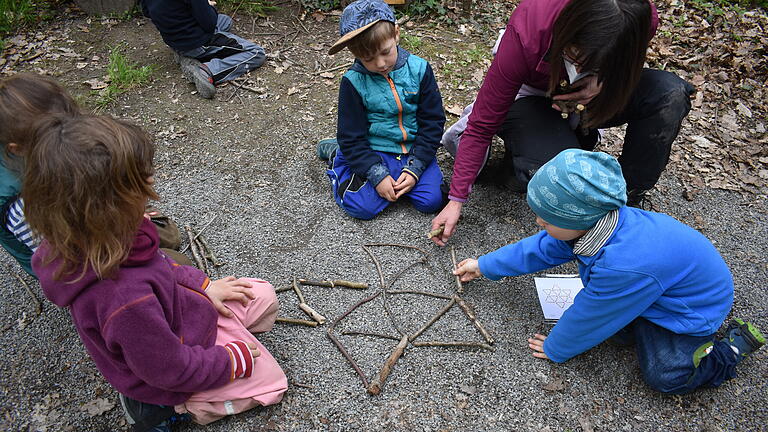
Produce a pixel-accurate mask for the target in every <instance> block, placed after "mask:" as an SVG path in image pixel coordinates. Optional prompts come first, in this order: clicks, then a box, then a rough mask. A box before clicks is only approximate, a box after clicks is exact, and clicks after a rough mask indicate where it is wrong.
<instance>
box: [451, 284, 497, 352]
mask: <svg viewBox="0 0 768 432" xmlns="http://www.w3.org/2000/svg"><path fill="white" fill-rule="evenodd" d="M453 300H454V301H455V302H456V303H457V304H458V305H459V307H460V308H461V310H462V311H464V315H466V316H467V318H469V320H470V321H472V324H474V326H475V328H476V329H477V331H479V332H480V334H481V335H482V336H483V338H485V341H486V342H488V343H489V344H493V343H494V342H495V341H494V340H493V337H491V334H490V333H489V332H488V330H486V329H485V327H483V325H482V324H480V321H478V319H477V315H475V312H474V311H473V310H472V307H470V306H469V305H468V304H467V302H466V301H464V299H463V298H461V297H459V296H458V295H454V296H453Z"/></svg>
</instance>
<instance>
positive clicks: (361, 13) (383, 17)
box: [328, 0, 395, 54]
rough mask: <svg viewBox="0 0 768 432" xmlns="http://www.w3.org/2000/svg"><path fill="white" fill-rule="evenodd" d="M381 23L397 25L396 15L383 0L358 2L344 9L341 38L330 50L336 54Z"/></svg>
mask: <svg viewBox="0 0 768 432" xmlns="http://www.w3.org/2000/svg"><path fill="white" fill-rule="evenodd" d="M379 21H389V22H391V23H393V24H394V23H395V13H394V12H393V11H392V8H390V7H389V5H388V4H386V3H385V2H383V1H382V0H357V1H356V2H353V3H351V4H350V5H349V6H347V7H346V8H344V12H343V13H342V14H341V22H340V23H339V33H340V34H341V37H340V38H339V40H337V41H336V43H334V44H333V45H332V46H331V48H330V49H329V50H328V54H336V53H337V52H339V51H341V50H342V49H344V48H345V47H346V46H347V44H349V42H350V41H351V40H352V39H354V38H355V37H356V36H357V35H359V34H360V33H362V32H364V31H366V30H368V29H369V28H371V26H373V25H374V24H376V23H378V22H379Z"/></svg>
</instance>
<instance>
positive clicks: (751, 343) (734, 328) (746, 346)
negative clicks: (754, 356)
mask: <svg viewBox="0 0 768 432" xmlns="http://www.w3.org/2000/svg"><path fill="white" fill-rule="evenodd" d="M724 340H725V341H726V342H728V344H730V345H731V349H732V350H733V352H735V353H736V355H737V356H738V361H741V360H742V359H744V357H746V356H748V355H749V354H751V353H753V352H755V351H757V350H758V349H760V347H761V346H763V345H765V336H763V334H762V333H760V330H758V329H757V327H755V326H754V325H752V323H748V322H744V321H742V320H740V319H738V318H735V319H734V320H733V321H731V323H730V324H728V328H727V329H726V330H725V339H724Z"/></svg>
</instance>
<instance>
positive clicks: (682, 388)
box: [643, 370, 694, 394]
mask: <svg viewBox="0 0 768 432" xmlns="http://www.w3.org/2000/svg"><path fill="white" fill-rule="evenodd" d="M689 378H690V374H681V371H680V370H653V371H648V370H643V380H644V381H645V383H646V384H648V387H650V388H652V389H654V390H656V391H657V392H660V393H667V394H685V393H690V392H691V391H693V390H694V389H692V388H689V387H688V386H687V385H686V384H687V382H688V380H689Z"/></svg>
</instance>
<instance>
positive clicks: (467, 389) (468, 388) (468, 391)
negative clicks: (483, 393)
mask: <svg viewBox="0 0 768 432" xmlns="http://www.w3.org/2000/svg"><path fill="white" fill-rule="evenodd" d="M459 390H461V391H462V392H463V393H466V394H468V395H470V396H471V395H473V394H475V393H477V387H474V386H471V385H467V384H462V385H461V386H459Z"/></svg>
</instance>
